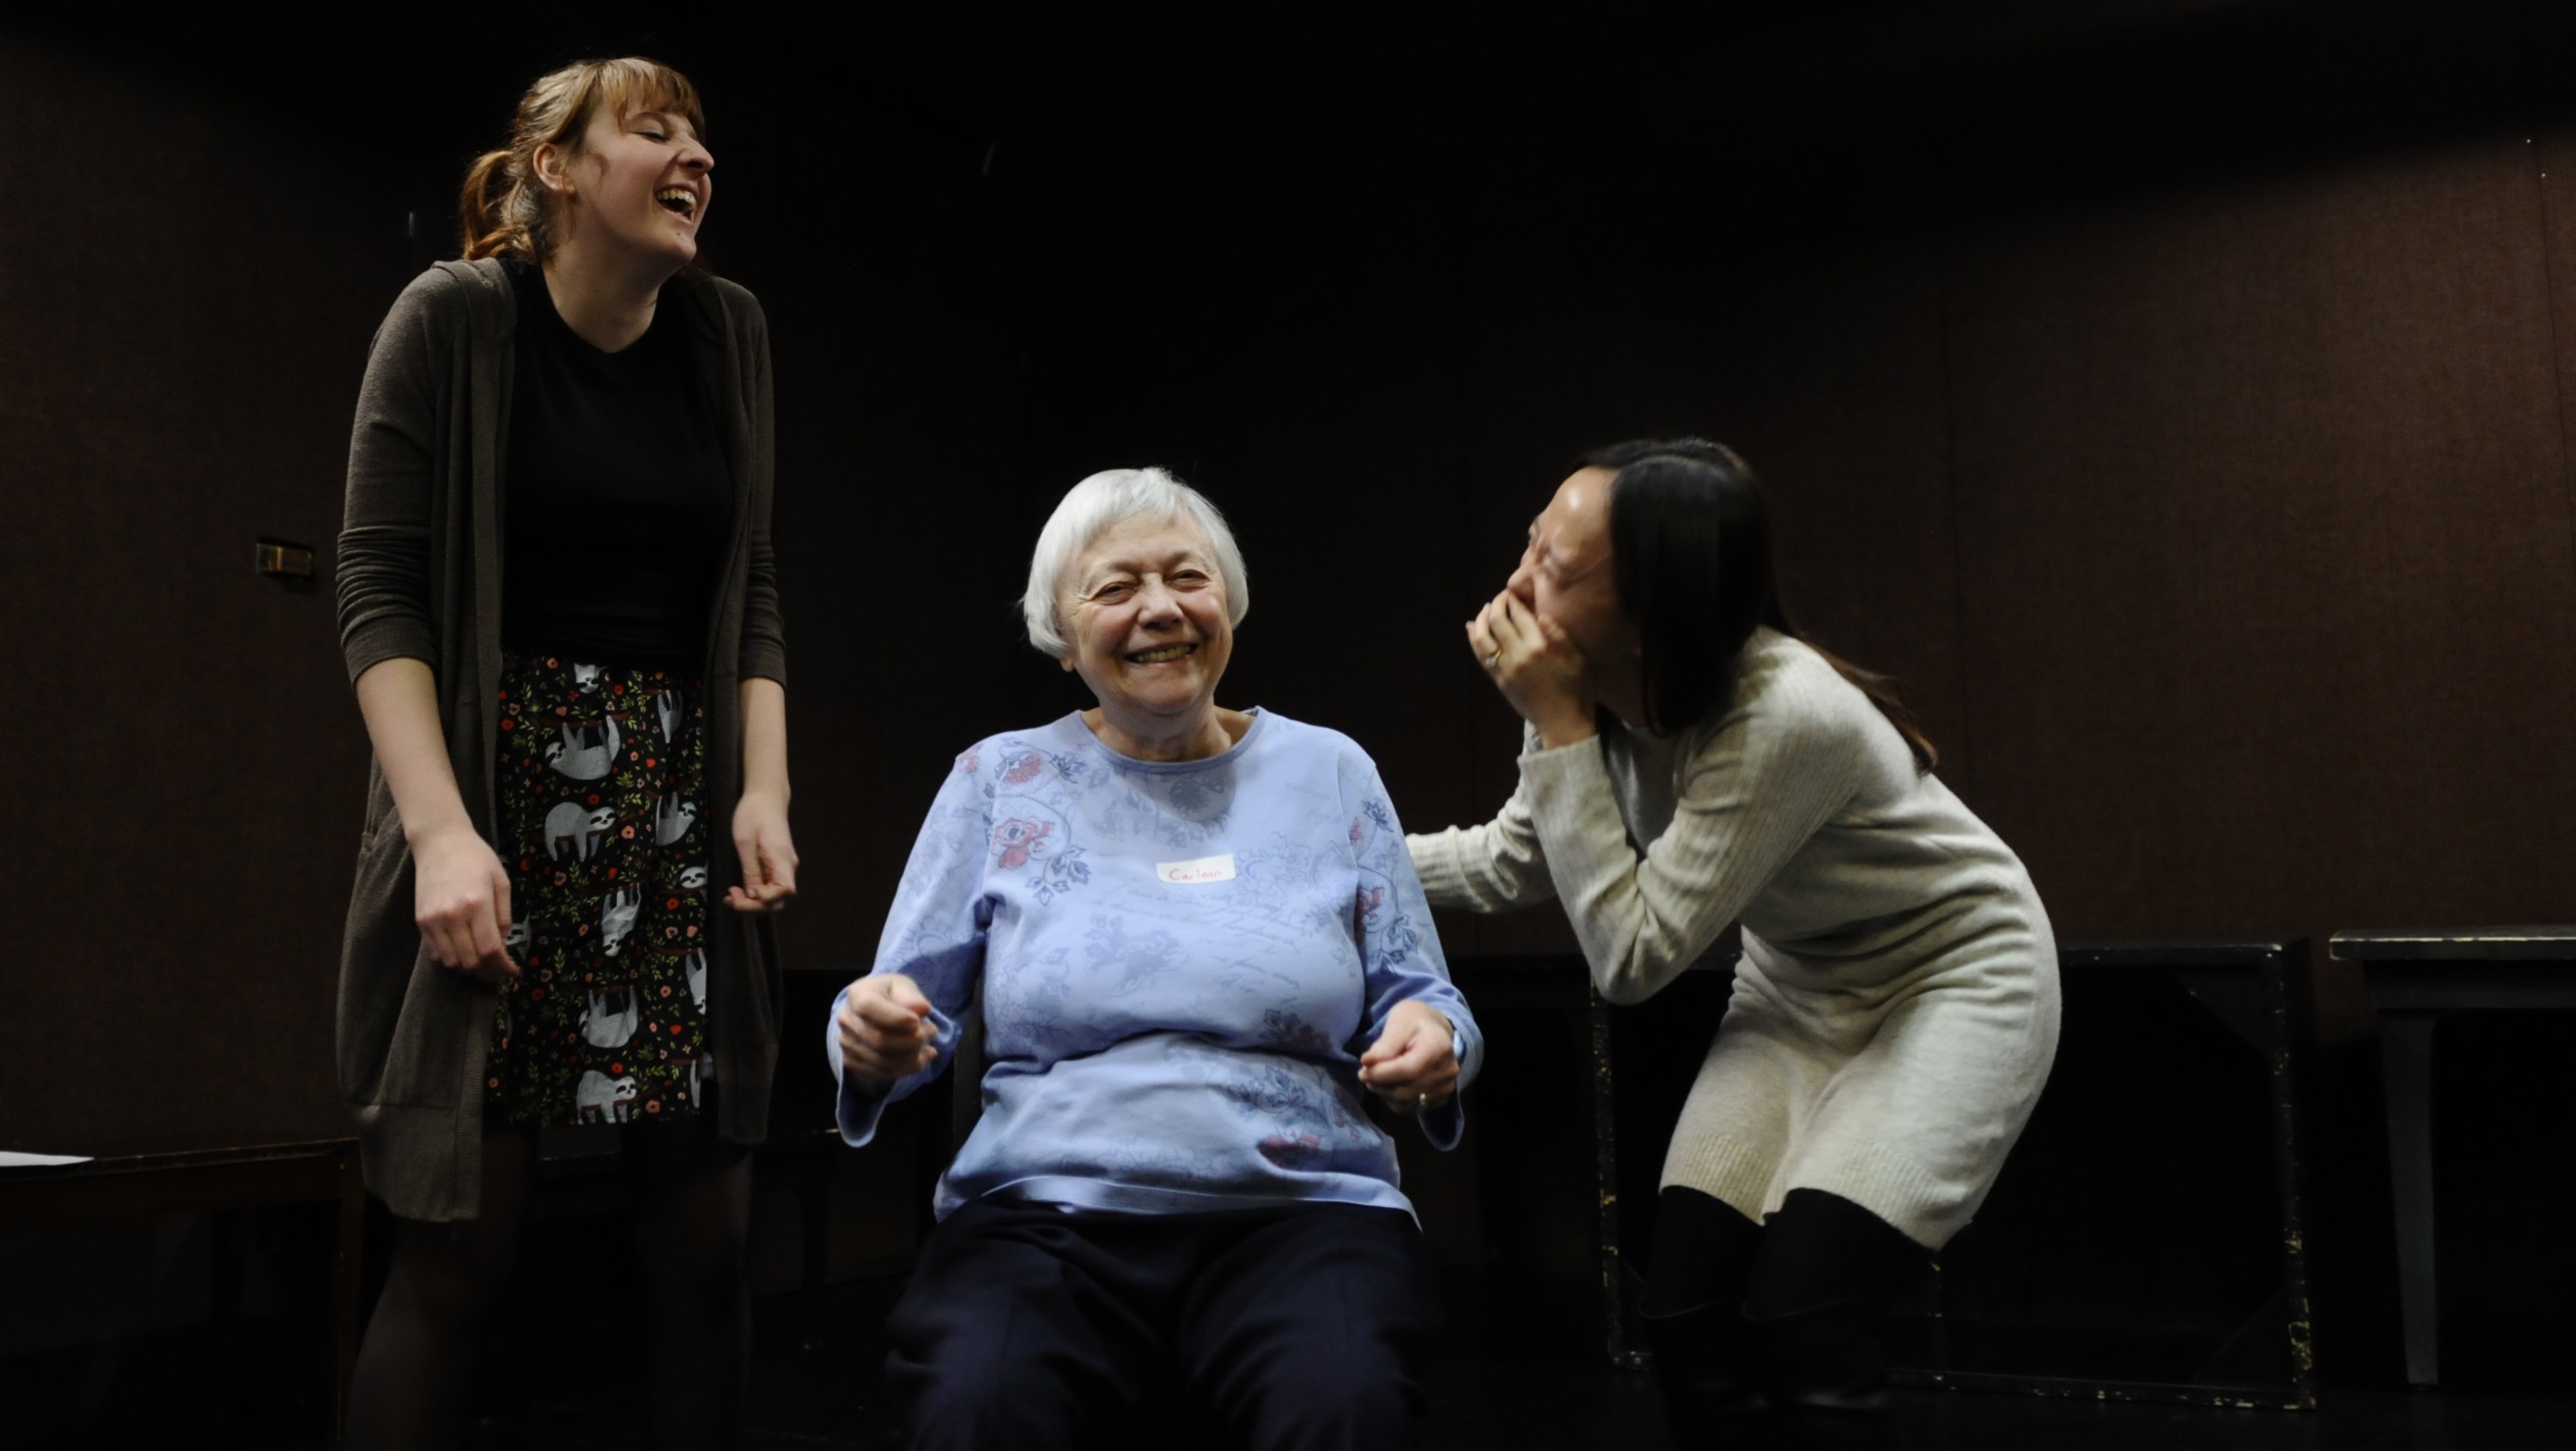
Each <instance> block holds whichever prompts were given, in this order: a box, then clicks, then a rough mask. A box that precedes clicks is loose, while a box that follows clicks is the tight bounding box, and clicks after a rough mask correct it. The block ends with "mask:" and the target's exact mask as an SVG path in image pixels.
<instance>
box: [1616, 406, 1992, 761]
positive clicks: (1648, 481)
mask: <svg viewBox="0 0 2576 1451" xmlns="http://www.w3.org/2000/svg"><path fill="white" fill-rule="evenodd" d="M1575 464H1576V466H1577V467H1578V468H1596V469H1608V470H1611V471H1612V472H1614V473H1615V474H1616V475H1617V478H1616V479H1615V480H1614V481H1613V482H1612V484H1611V486H1610V561H1611V573H1612V577H1613V579H1614V581H1615V583H1616V587H1617V589H1618V593H1619V607H1620V608H1621V609H1623V610H1626V611H1627V612H1628V616H1629V618H1630V619H1633V620H1635V621H1636V622H1637V634H1638V643H1639V647H1640V653H1641V657H1642V658H1641V660H1640V662H1639V663H1640V665H1641V666H1642V670H1643V674H1644V677H1645V692H1644V694H1645V704H1646V720H1645V725H1646V728H1647V729H1648V730H1651V731H1656V732H1659V733H1660V732H1664V731H1672V730H1678V729H1680V728H1681V727H1683V726H1686V725H1689V724H1691V723H1692V722H1694V721H1698V720H1702V719H1705V718H1707V717H1709V716H1711V715H1714V714H1716V713H1718V712H1720V711H1723V710H1725V709H1726V707H1727V706H1728V705H1730V704H1732V703H1733V696H1734V693H1735V661H1736V656H1737V655H1739V654H1740V653H1742V651H1743V649H1744V642H1745V641H1746V640H1749V639H1751V638H1752V636H1753V630H1754V627H1755V626H1757V625H1762V626H1768V627H1770V628H1771V629H1773V630H1776V631H1778V632H1779V633H1780V634H1783V635H1786V636H1788V637H1789V638H1791V639H1793V640H1795V639H1802V638H1803V637H1802V636H1800V635H1799V633H1798V631H1797V629H1796V627H1795V626H1793V625H1791V624H1790V623H1789V616H1788V613H1787V612H1786V611H1784V610H1783V609H1781V608H1780V591H1779V587H1778V584H1777V582H1776V576H1775V575H1774V573H1773V571H1772V567H1771V513H1770V510H1769V509H1768V508H1767V507H1766V506H1765V505H1764V503H1763V500H1762V490H1761V486H1760V485H1759V484H1757V483H1756V482H1755V480H1754V477H1753V470H1752V469H1751V468H1749V467H1747V466H1746V464H1745V462H1744V460H1743V459H1741V458H1738V457H1737V456H1736V453H1735V450H1733V449H1731V448H1728V447H1727V446H1726V445H1724V444H1722V443H1711V442H1709V441H1708V440H1707V439H1704V438H1667V439H1634V440H1631V441H1629V442H1627V443H1614V444H1612V445H1610V446H1609V447H1607V448H1596V449H1594V450H1592V451H1591V452H1590V453H1587V454H1585V455H1583V457H1581V458H1580V459H1577V460H1576V461H1575ZM1806 644H1807V648H1809V649H1811V650H1814V651H1815V652H1816V653H1817V654H1819V655H1822V656H1824V658H1825V662H1826V663H1827V664H1829V665H1831V666H1833V667H1834V669H1835V670H1836V671H1838V672H1840V673H1841V675H1842V677H1843V678H1844V679H1845V680H1848V681H1850V682H1851V683H1852V684H1853V685H1855V686H1858V687H1859V688H1860V691H1861V693H1862V694H1864V695H1866V696H1868V697H1869V698H1870V702H1871V703H1872V704H1874V705H1876V706H1877V707H1878V710H1879V713H1880V714H1881V715H1884V716H1886V717H1887V720H1888V724H1890V725H1893V726H1895V727H1896V729H1897V733H1898V734H1900V735H1902V736H1904V737H1905V744H1906V745H1907V746H1908V747H1909V748H1910V749H1912V751H1913V752H1914V764H1915V766H1916V767H1917V768H1918V769H1921V770H1925V771H1929V770H1931V769H1932V768H1933V767H1934V766H1935V765H1937V764H1939V763H1940V759H1941V753H1940V752H1939V751H1937V750H1935V749H1933V746H1932V740H1931V738H1930V737H1929V736H1926V735H1925V734H1923V727H1922V726H1921V725H1919V724H1917V723H1916V722H1915V719H1914V712H1913V711H1911V710H1908V709H1906V706H1905V701H1904V698H1903V697H1901V696H1899V695H1898V694H1897V693H1896V682H1895V681H1893V680H1891V679H1889V678H1888V677H1887V676H1884V675H1881V674H1879V673H1878V672H1876V671H1874V670H1863V669H1862V668H1860V667H1859V666H1857V665H1854V664H1852V663H1851V662H1849V661H1847V660H1842V659H1838V658H1837V657H1835V656H1834V655H1833V654H1832V653H1830V652H1828V651H1826V650H1824V649H1822V648H1820V647H1819V646H1817V645H1816V643H1815V642H1814V641H1812V640H1808V641H1806Z"/></svg>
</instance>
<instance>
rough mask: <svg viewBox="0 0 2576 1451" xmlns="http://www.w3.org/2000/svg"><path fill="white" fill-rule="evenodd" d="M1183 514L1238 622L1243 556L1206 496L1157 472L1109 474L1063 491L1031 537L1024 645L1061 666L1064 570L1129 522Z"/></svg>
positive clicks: (1243, 599) (1246, 589) (1246, 588)
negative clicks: (1033, 549)
mask: <svg viewBox="0 0 2576 1451" xmlns="http://www.w3.org/2000/svg"><path fill="white" fill-rule="evenodd" d="M1183 514H1187V515H1189V517H1190V519H1191V520H1192V521H1193V522H1195V523H1196V524H1197V525H1198V526H1199V532H1201V533H1203V534H1205V535H1206V536H1207V540H1208V548H1209V549H1210V550H1211V551H1213V552H1214V553H1215V555H1216V573H1217V580H1218V582H1219V583H1221V584H1223V585H1224V586H1225V613H1226V622H1227V623H1228V624H1234V625H1240V624H1242V623H1243V616H1244V612H1245V611H1247V610H1249V609H1251V608H1252V582H1251V580H1250V579H1249V578H1248V577H1247V576H1246V575H1245V574H1244V571H1243V552H1242V551H1241V550H1239V549H1237V548H1235V546H1234V531H1233V530H1231V529H1229V528H1227V527H1226V525H1225V516H1224V515H1223V514H1220V513H1218V512H1217V507H1216V505H1214V504H1211V503H1209V502H1208V501H1207V496H1206V495H1204V494H1201V493H1200V492H1199V491H1198V490H1196V489H1193V488H1191V487H1190V486H1189V485H1187V484H1185V483H1182V482H1181V481H1180V480H1179V479H1176V478H1173V477H1172V476H1171V475H1170V474H1168V473H1166V472H1164V471H1163V470H1161V469H1108V470H1105V471H1103V472H1101V473H1096V474H1093V475H1092V476H1091V477H1090V478H1087V479H1084V480H1083V481H1082V482H1081V483H1078V484H1076V485H1074V486H1073V487H1072V488H1070V489H1067V490H1065V494H1064V498H1063V500H1062V501H1061V502H1059V503H1058V504H1057V505H1056V506H1055V513H1053V514H1051V515H1049V516H1048V517H1047V522H1046V527H1045V528H1044V529H1041V530H1039V531H1038V548H1037V553H1035V554H1034V555H1032V556H1030V558H1029V588H1028V593H1026V594H1024V595H1022V596H1020V613H1021V614H1022V615H1023V616H1025V617H1026V618H1027V620H1028V624H1029V643H1030V644H1031V645H1034V646H1036V647H1037V650H1038V653H1039V654H1041V655H1044V656H1046V657H1047V658H1048V659H1050V660H1061V659H1063V658H1064V656H1065V652H1066V651H1068V650H1071V649H1072V648H1073V646H1072V645H1071V644H1070V643H1069V642H1068V641H1066V639H1065V638H1064V622H1063V620H1062V619H1061V618H1060V616H1059V614H1058V611H1057V602H1058V600H1059V599H1060V597H1061V596H1062V594H1063V591H1064V575H1065V571H1067V570H1069V569H1071V568H1073V563H1074V561H1075V560H1077V559H1080V558H1081V557H1082V551H1084V550H1086V549H1088V548H1090V547H1091V544H1092V541H1093V540H1095V539H1098V538H1099V537H1100V536H1101V535H1103V534H1106V533H1108V532H1109V531H1110V530H1112V529H1115V528H1117V527H1118V526H1119V525H1121V524H1124V523H1126V522H1127V521H1128V520H1130V519H1141V518H1152V519H1177V518H1179V517H1181V516H1182V515H1183Z"/></svg>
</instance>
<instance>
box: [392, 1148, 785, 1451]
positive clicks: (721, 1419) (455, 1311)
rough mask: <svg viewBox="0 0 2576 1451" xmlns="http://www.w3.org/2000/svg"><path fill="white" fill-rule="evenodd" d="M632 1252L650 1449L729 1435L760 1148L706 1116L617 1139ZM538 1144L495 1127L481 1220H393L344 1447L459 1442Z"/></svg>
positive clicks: (661, 1450) (745, 1360)
mask: <svg viewBox="0 0 2576 1451" xmlns="http://www.w3.org/2000/svg"><path fill="white" fill-rule="evenodd" d="M620 1137H621V1138H622V1140H623V1142H624V1149H625V1158H626V1178H627V1192H628V1197H629V1200H630V1202H631V1205H632V1208H633V1214H634V1230H635V1251H636V1254H637V1256H638V1258H640V1259H641V1260H642V1262H643V1274H642V1277H641V1278H642V1281H643V1286H644V1294H645V1310H646V1321H645V1324H644V1326H643V1333H642V1334H639V1335H635V1336H631V1337H627V1338H628V1339H629V1340H641V1341H642V1342H643V1343H644V1345H645V1347H646V1349H645V1357H644V1362H645V1363H644V1371H645V1389H644V1411H645V1422H646V1436H645V1444H646V1445H647V1446H650V1447H653V1448H655V1451H703V1448H707V1447H719V1446H725V1445H728V1444H730V1442H731V1440H732V1437H733V1433H734V1431H735V1429H736V1428H737V1427H738V1426H739V1425H740V1424H741V1421H742V1408H743V1400H744V1392H745V1389H746V1385H745V1378H746V1376H747V1374H748V1372H749V1367H750V1348H751V1338H750V1330H751V1286H750V1280H749V1277H748V1275H747V1274H746V1273H745V1269H746V1254H745V1249H746V1246H747V1244H748V1242H749V1239H750V1228H751V1157H750V1155H749V1153H748V1152H747V1151H745V1150H744V1149H743V1148H742V1147H741V1146H739V1145H736V1144H728V1143H726V1142H724V1141H723V1140H722V1139H721V1138H719V1137H718V1136H717V1134H716V1131H715V1125H714V1124H713V1123H712V1122H711V1121H710V1116H709V1115H706V1114H697V1115H693V1116H691V1117H689V1118H686V1119H683V1120H680V1121H678V1122H676V1123H670V1124H652V1125H635V1126H630V1127H628V1128H627V1129H626V1130H624V1132H623V1133H622V1134H621V1135H620ZM536 1157H537V1155H536V1141H535V1139H534V1138H533V1137H532V1136H531V1135H529V1134H527V1133H524V1132H519V1131H515V1130H511V1129H507V1128H503V1127H499V1126H496V1125H487V1126H486V1127H485V1129H484V1132H483V1192H482V1198H481V1201H480V1203H479V1205H478V1206H477V1209H478V1213H477V1214H476V1216H475V1217H474V1218H472V1219H466V1220H458V1221H456V1222H454V1223H452V1224H431V1223H426V1222H424V1221H421V1220H414V1219H397V1220H395V1221H394V1225H395V1229H394V1262H393V1274H392V1276H391V1277H390V1278H389V1279H387V1280H386V1282H385V1292H384V1296H383V1298H382V1299H379V1300H378V1301H377V1302H376V1311H375V1315H374V1317H373V1318H371V1319H370V1320H369V1321H368V1322H367V1337H366V1341H365V1343H364V1344H363V1345H362V1346H360V1348H359V1351H358V1366H357V1376H356V1379H355V1381H354V1383H353V1384H352V1385H351V1387H350V1391H349V1423H348V1427H347V1430H346V1434H345V1440H344V1444H345V1445H347V1446H348V1447H350V1448H351V1451H412V1448H420V1451H444V1448H449V1447H454V1446H458V1445H461V1444H462V1443H463V1441H464V1435H465V1424H466V1415H467V1410H468V1407H469V1405H470V1401H469V1396H470V1393H471V1391H472V1388H473V1381H474V1367H475V1362H476V1360H477V1358H478V1357H479V1356H480V1355H481V1353H482V1348H483V1338H484V1333H483V1332H484V1328H485V1326H486V1324H487V1323H488V1321H489V1320H490V1318H491V1313H492V1308H493V1306H494V1305H495V1304H497V1303H498V1302H499V1301H500V1298H501V1292H502V1290H503V1289H504V1288H505V1287H506V1286H507V1285H508V1283H509V1279H510V1267H511V1263H512V1262H513V1261H514V1260H515V1259H516V1258H517V1256H518V1247H519V1228H520V1224H521V1222H522V1221H523V1220H524V1219H525V1217H526V1213H527V1203H528V1185H529V1181H530V1179H531V1178H532V1177H533V1176H534V1173H535V1169H536Z"/></svg>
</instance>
